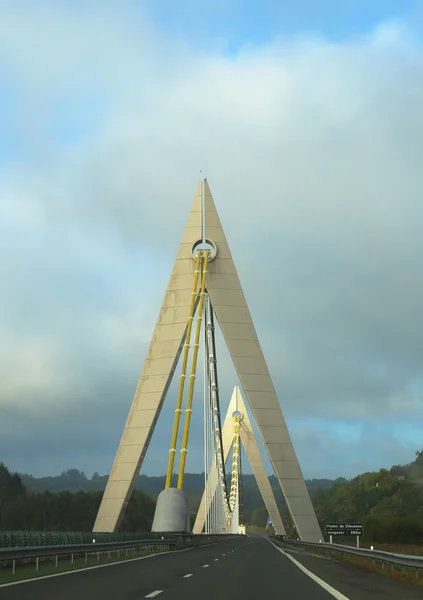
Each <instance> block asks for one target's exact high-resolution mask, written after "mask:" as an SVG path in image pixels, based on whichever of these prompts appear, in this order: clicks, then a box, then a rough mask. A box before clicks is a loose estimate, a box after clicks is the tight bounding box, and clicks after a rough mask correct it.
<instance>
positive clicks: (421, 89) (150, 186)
mask: <svg viewBox="0 0 423 600" xmlns="http://www.w3.org/2000/svg"><path fill="white" fill-rule="evenodd" d="M106 4H107V3H106ZM43 6H44V9H43ZM22 7H23V4H22V3H19V2H16V3H14V8H10V6H8V7H7V8H6V7H5V5H1V4H0V23H1V25H0V40H1V41H0V69H2V70H3V71H5V72H6V71H7V72H8V73H9V75H10V80H11V81H12V82H13V84H14V85H15V89H16V91H17V93H18V95H19V102H18V104H17V109H16V115H15V116H16V118H17V120H19V117H20V115H22V123H23V124H22V126H21V127H20V129H19V131H20V134H21V135H22V136H23V140H24V141H25V142H26V144H27V145H28V148H31V149H32V154H30V155H29V158H26V159H25V160H24V161H23V162H22V163H21V164H16V165H15V167H14V168H13V169H10V170H9V172H8V175H7V180H6V178H5V176H3V175H1V174H0V188H1V189H2V204H3V206H2V212H5V214H6V216H8V218H9V223H10V226H11V227H13V229H12V231H13V241H12V240H11V239H10V238H11V237H12V236H7V235H6V236H5V237H3V239H2V240H0V252H1V260H2V263H3V265H5V264H9V265H10V261H11V257H12V260H13V264H14V265H15V271H16V277H15V279H16V280H19V285H17V284H16V285H14V284H13V285H12V283H11V284H10V286H9V288H8V290H7V293H6V292H5V293H4V295H3V296H2V297H1V298H0V305H1V314H2V315H3V316H2V317H0V321H1V320H3V322H2V323H1V329H2V331H3V332H4V337H3V340H4V341H5V346H4V349H3V352H2V354H3V356H5V357H6V358H5V359H4V360H2V361H1V364H0V378H1V379H2V380H3V382H5V381H7V382H8V383H7V390H8V393H7V399H6V397H5V393H4V390H5V388H3V394H2V396H3V399H2V402H7V403H10V404H13V403H15V402H17V401H22V400H19V399H20V398H21V396H20V395H19V394H18V391H19V390H20V389H21V388H20V387H19V386H23V385H26V386H27V387H31V389H32V390H33V391H34V396H37V389H38V390H39V391H38V394H41V393H43V397H44V399H45V398H48V399H51V402H53V399H54V403H55V405H57V404H59V405H60V403H61V402H63V403H64V402H65V401H66V398H67V397H68V395H69V393H70V390H71V388H72V382H73V381H74V379H75V378H76V377H77V378H78V380H79V381H82V382H83V383H81V384H80V386H79V396H80V399H81V401H83V402H84V403H86V404H87V405H89V404H90V402H92V403H93V404H96V403H97V402H98V395H99V394H100V393H101V392H100V391H98V392H96V390H102V389H103V388H102V386H104V385H105V378H106V380H107V376H108V374H107V370H108V367H107V365H109V366H110V365H112V364H113V369H111V370H110V369H109V371H110V373H109V376H110V377H113V378H114V380H116V377H117V378H118V379H119V376H118V374H119V373H120V376H121V377H122V374H125V377H128V378H136V376H137V374H138V370H139V368H140V366H141V364H142V358H143V353H145V350H146V344H147V341H148V338H149V336H150V332H151V331H152V329H153V326H154V322H155V319H156V316H157V312H158V308H159V306H158V305H159V303H160V301H161V298H162V295H163V291H164V287H165V285H166V283H167V277H168V271H169V269H170V267H171V264H172V261H173V253H174V251H175V248H176V247H177V244H178V241H179V236H180V235H181V232H182V228H183V226H184V222H185V219H186V216H187V212H188V210H189V206H190V203H191V199H192V195H193V193H194V190H195V187H196V184H197V179H198V177H199V170H200V169H203V171H205V173H206V174H207V176H208V179H209V182H210V185H211V188H212V192H213V194H214V196H215V201H216V204H217V206H218V209H219V211H220V214H221V218H222V221H223V224H224V226H225V229H226V233H227V236H228V238H229V242H230V245H231V248H232V251H233V254H234V257H235V260H236V263H237V266H238V269H239V272H240V276H241V279H242V282H243V284H244V288H245V292H246V295H247V299H248V300H249V303H250V305H251V309H252V313H253V317H254V318H255V321H256V322H257V326H258V330H259V334H260V337H261V339H262V342H263V347H264V351H265V354H266V355H267V356H268V357H269V363H270V369H271V372H272V373H273V374H274V379H275V383H276V386H277V389H278V391H279V394H280V399H281V403H282V405H283V408H284V410H285V411H286V413H287V414H288V415H289V416H292V417H296V418H298V417H299V416H301V415H305V414H308V415H312V416H313V415H314V416H316V417H321V418H325V417H331V416H333V415H336V416H337V417H339V418H341V419H342V418H344V419H348V418H350V419H353V420H354V419H355V420H363V419H365V418H366V417H368V418H369V419H372V420H373V419H388V420H389V419H390V418H395V419H398V418H399V416H401V414H404V415H405V416H406V418H407V419H421V406H422V397H421V393H419V392H415V393H414V395H413V396H412V397H411V396H410V393H409V389H408V384H409V382H410V380H414V379H419V378H422V376H423V373H422V371H423V367H422V363H421V356H422V355H423V337H422V336H421V333H420V329H421V327H420V324H421V322H422V306H423V283H422V281H423V279H422V277H421V272H422V267H423V258H422V257H423V236H422V235H421V223H422V222H423V203H422V197H423V178H422V176H421V165H420V163H421V158H420V156H421V147H422V144H423V118H422V117H423V115H422V112H423V109H422V106H423V86H422V83H423V75H422V70H421V63H422V52H421V49H420V47H419V46H417V45H416V44H415V43H414V42H413V37H412V35H411V32H409V30H407V28H406V27H405V26H404V24H402V23H399V24H398V23H389V24H381V26H380V27H378V28H377V29H376V30H375V32H374V33H373V34H372V36H367V37H363V38H362V39H355V40H354V41H349V42H345V43H344V44H343V43H336V44H335V43H333V42H331V43H329V42H326V41H325V40H324V39H322V38H319V39H317V38H316V39H306V38H301V37H299V38H296V39H290V40H287V39H281V40H275V41H274V42H273V43H269V44H268V45H267V46H265V47H253V46H250V47H248V48H246V49H245V50H244V51H241V52H240V53H239V54H238V55H237V56H235V57H231V58H229V57H225V56H221V55H220V56H219V55H213V54H211V53H205V52H196V49H195V48H190V47H189V44H187V43H186V42H185V41H183V40H178V39H171V38H167V39H165V38H163V36H161V35H160V33H159V32H158V31H155V30H154V29H153V28H152V25H151V22H150V20H149V19H148V17H147V16H146V17H145V18H141V17H140V15H139V14H138V15H137V14H136V13H135V12H134V6H133V5H132V4H131V3H130V2H127V3H125V4H124V5H120V8H119V9H118V8H116V7H117V5H112V4H107V5H106V7H105V8H104V9H103V7H104V4H103V3H101V7H102V8H101V9H100V8H99V7H100V4H99V3H96V2H93V3H90V5H89V6H88V7H87V6H86V7H85V8H84V9H79V10H76V9H74V10H72V9H70V8H69V6H68V5H65V4H64V3H57V5H56V7H55V9H54V10H51V6H50V5H49V6H47V3H45V4H44V5H42V4H39V5H38V8H37V11H35V10H32V11H31V10H30V11H23V9H22ZM73 98H75V99H76V100H77V102H76V100H75V102H76V104H77V105H78V107H81V106H82V107H83V106H84V100H85V99H86V102H87V105H88V104H89V102H90V101H91V99H92V98H100V99H101V104H102V111H101V117H100V118H97V116H98V115H96V114H93V115H91V117H92V121H93V123H95V125H94V126H93V128H92V129H89V128H88V130H87V134H86V135H85V136H81V138H80V139H79V140H77V141H74V142H73V144H66V145H63V146H60V144H59V143H58V142H57V139H56V138H53V137H52V136H50V134H49V131H50V129H49V124H51V119H52V118H53V117H52V115H55V116H54V119H56V118H58V117H57V115H60V118H61V119H64V118H65V117H66V113H65V112H64V109H63V106H65V105H64V104H62V102H64V101H65V100H66V107H69V105H71V106H72V99H73ZM69 101H70V102H69ZM67 110H69V109H67ZM78 110H79V108H78ZM71 113H72V111H71ZM89 116H90V115H88V117H89ZM37 148H39V152H37ZM3 177H4V179H2V178H3ZM5 190H6V192H5ZM164 214H165V215H166V219H164V218H163V215H164ZM28 227H29V228H30V229H31V228H32V229H31V231H32V233H31V235H32V236H35V237H33V238H30V240H31V239H32V240H33V241H32V243H31V242H30V241H28V238H27V233H26V232H27V229H28ZM37 227H38V234H36V233H35V229H37ZM34 228H35V229H34ZM9 231H10V230H9ZM37 235H38V237H37ZM12 252H13V254H12ZM3 268H4V267H3ZM8 272H10V269H9V271H8ZM60 290H62V293H60ZM64 290H66V293H65V291H64ZM23 297H24V298H25V299H26V302H27V304H28V303H29V304H31V303H34V302H35V303H36V305H37V307H38V308H37V310H35V311H33V313H32V316H33V321H34V323H35V324H38V329H42V332H40V331H38V332H35V333H34V332H32V333H31V335H29V333H28V330H25V329H23V327H22V325H21V324H19V319H18V314H21V313H19V311H22V306H23V304H24V303H23V302H22V298H23ZM34 298H35V299H34ZM43 302H45V303H44V304H43ZM58 315H60V317H61V318H60V319H59V320H58ZM30 321H31V315H28V314H27V315H26V317H25V323H26V327H27V328H29V329H30V328H31V327H35V329H37V326H36V325H30ZM40 323H42V327H40ZM71 332H72V333H71ZM45 340H48V343H46V342H45ZM9 347H10V348H12V349H13V351H10V352H8V348H9ZM52 349H54V350H52ZM19 354H20V358H19V360H20V361H22V368H20V369H19V372H18V371H17V370H15V369H13V368H11V364H12V365H16V364H20V363H19V360H18V359H16V360H15V357H16V356H18V355H19ZM104 365H106V366H104ZM128 365H129V366H128ZM375 366H378V369H376V370H375ZM380 366H382V368H379V367H380ZM225 370H226V369H225ZM15 371H16V375H14V374H15ZM14 377H15V378H16V381H15V382H14V381H13V378H14ZM227 378H228V383H227V384H226V385H228V387H229V388H231V386H232V381H230V380H229V375H228V376H227ZM24 382H25V384H24ZM46 382H49V385H50V387H51V390H50V393H48V394H46V385H47V383H46ZM37 386H38V387H37ZM14 390H15V393H14ZM125 393H126V392H125ZM116 394H117V395H118V396H119V397H120V394H119V393H118V392H117V391H116ZM49 401H50V400H49ZM128 401H130V399H128ZM109 402H111V400H109ZM119 402H123V399H122V398H121V397H120V400H119ZM125 402H126V400H125ZM401 411H403V412H401ZM104 418H105V419H106V418H107V415H105V416H104Z"/></svg>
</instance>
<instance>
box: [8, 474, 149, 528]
mask: <svg viewBox="0 0 423 600" xmlns="http://www.w3.org/2000/svg"><path fill="white" fill-rule="evenodd" d="M102 495H103V493H102V492H99V491H91V492H76V493H71V492H70V491H61V492H57V493H52V492H50V491H37V490H36V489H34V488H32V489H30V488H28V489H27V488H26V487H25V486H24V485H23V483H22V480H21V478H20V476H19V475H18V474H17V473H14V474H12V473H10V472H9V470H8V469H7V467H6V466H5V465H4V464H2V463H0V530H2V531H5V530H33V531H91V529H92V526H93V524H94V520H95V516H96V514H97V511H98V507H99V506H100V502H101V498H102ZM154 507H155V502H154V500H152V499H151V498H150V497H149V496H147V495H146V494H144V493H143V492H140V491H138V490H136V491H135V492H134V493H133V494H132V497H131V500H130V502H129V505H128V510H127V512H126V515H125V518H124V520H123V523H122V527H121V531H130V532H136V531H148V530H150V529H151V524H152V522H153V515H154Z"/></svg>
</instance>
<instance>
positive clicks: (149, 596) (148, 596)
mask: <svg viewBox="0 0 423 600" xmlns="http://www.w3.org/2000/svg"><path fill="white" fill-rule="evenodd" d="M162 592H163V590H156V591H155V592H151V594H147V595H146V598H155V596H158V595H159V594H161V593H162Z"/></svg>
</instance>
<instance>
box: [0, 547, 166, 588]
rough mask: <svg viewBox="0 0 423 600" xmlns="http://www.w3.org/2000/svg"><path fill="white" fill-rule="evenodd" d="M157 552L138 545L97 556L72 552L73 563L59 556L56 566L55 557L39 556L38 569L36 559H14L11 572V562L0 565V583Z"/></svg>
mask: <svg viewBox="0 0 423 600" xmlns="http://www.w3.org/2000/svg"><path fill="white" fill-rule="evenodd" d="M156 553H157V552H155V551H152V550H149V551H145V550H144V549H143V548H142V547H141V551H140V548H139V546H138V547H137V548H128V551H126V549H124V550H120V551H119V552H118V551H117V550H113V551H111V552H110V555H109V553H108V552H101V553H100V555H99V556H98V555H97V553H94V554H88V556H87V558H86V557H85V554H79V555H77V554H74V557H73V564H72V562H71V556H70V555H69V556H59V561H58V565H57V567H56V564H55V563H56V558H55V557H49V558H40V560H39V567H38V571H37V570H36V561H35V559H31V561H26V562H25V563H24V562H22V561H20V562H18V561H16V570H15V573H14V574H13V572H12V564H11V563H10V564H7V565H1V566H0V585H2V584H4V583H12V582H15V581H24V580H25V579H32V578H36V577H44V576H46V575H56V574H58V573H66V572H69V571H80V570H83V569H86V568H87V567H95V566H98V565H107V564H112V563H116V562H124V561H126V560H130V559H134V558H139V557H141V556H150V555H151V554H156Z"/></svg>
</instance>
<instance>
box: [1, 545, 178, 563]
mask: <svg viewBox="0 0 423 600" xmlns="http://www.w3.org/2000/svg"><path fill="white" fill-rule="evenodd" d="M176 545H177V540H166V539H163V540H137V541H131V542H106V543H103V544H95V543H94V544H73V545H69V546H24V547H23V548H0V562H4V561H11V560H25V559H30V558H36V557H37V556H38V557H39V558H48V557H51V556H62V555H66V556H70V555H71V554H85V553H88V554H97V553H105V552H115V551H118V550H125V549H131V548H138V547H140V548H141V547H149V546H151V548H152V549H153V550H156V549H157V551H159V552H163V551H166V550H171V549H172V548H174V547H175V546H176Z"/></svg>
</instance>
